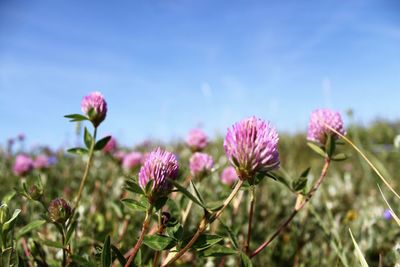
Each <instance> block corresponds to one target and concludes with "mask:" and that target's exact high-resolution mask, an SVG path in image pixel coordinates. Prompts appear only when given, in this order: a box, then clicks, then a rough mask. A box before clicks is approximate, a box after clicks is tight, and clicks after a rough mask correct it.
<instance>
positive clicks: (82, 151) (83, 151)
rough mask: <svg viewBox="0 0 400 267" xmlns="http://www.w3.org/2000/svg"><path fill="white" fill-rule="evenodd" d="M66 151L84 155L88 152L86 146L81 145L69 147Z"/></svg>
mask: <svg viewBox="0 0 400 267" xmlns="http://www.w3.org/2000/svg"><path fill="white" fill-rule="evenodd" d="M67 151H68V152H69V153H72V154H76V155H85V154H87V153H89V151H88V150H87V149H86V148H82V147H74V148H70V149H68V150H67Z"/></svg>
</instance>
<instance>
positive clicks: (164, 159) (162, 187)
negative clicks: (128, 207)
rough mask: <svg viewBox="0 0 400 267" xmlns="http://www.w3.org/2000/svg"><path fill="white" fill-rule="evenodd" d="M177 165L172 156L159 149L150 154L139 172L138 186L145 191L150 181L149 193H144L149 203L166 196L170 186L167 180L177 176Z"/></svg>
mask: <svg viewBox="0 0 400 267" xmlns="http://www.w3.org/2000/svg"><path fill="white" fill-rule="evenodd" d="M178 172H179V164H178V161H177V160H176V157H175V155H174V154H172V153H170V152H168V151H164V150H162V149H161V148H157V149H156V150H154V151H152V152H150V154H149V155H148V156H147V158H146V161H145V162H144V164H143V166H142V168H140V172H139V185H140V187H141V188H142V189H143V190H144V191H145V190H146V186H147V184H148V183H149V182H150V181H152V182H153V184H152V188H151V192H146V193H149V194H148V198H149V200H150V201H155V200H156V199H157V198H159V197H162V196H166V195H167V194H168V193H169V191H170V189H171V184H170V183H169V182H168V180H167V179H175V178H176V177H177V176H178Z"/></svg>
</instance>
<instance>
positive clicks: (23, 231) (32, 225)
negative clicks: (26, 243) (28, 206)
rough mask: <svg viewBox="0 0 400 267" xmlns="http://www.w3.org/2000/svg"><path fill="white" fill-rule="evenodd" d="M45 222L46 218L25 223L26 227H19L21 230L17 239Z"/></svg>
mask: <svg viewBox="0 0 400 267" xmlns="http://www.w3.org/2000/svg"><path fill="white" fill-rule="evenodd" d="M45 223H46V221H45V220H36V221H33V222H31V223H29V224H28V225H25V226H24V227H22V228H21V229H19V231H18V232H17V234H16V239H20V238H21V237H22V236H23V235H25V234H27V233H29V232H30V231H32V230H34V229H36V228H39V227H40V226H42V225H43V224H45Z"/></svg>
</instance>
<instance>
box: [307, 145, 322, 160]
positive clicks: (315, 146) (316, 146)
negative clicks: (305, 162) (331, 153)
mask: <svg viewBox="0 0 400 267" xmlns="http://www.w3.org/2000/svg"><path fill="white" fill-rule="evenodd" d="M307 145H308V146H309V147H310V148H311V149H312V150H314V151H315V152H316V153H317V154H319V155H321V156H322V157H324V158H326V156H327V155H326V153H325V151H324V150H323V149H322V148H321V147H320V146H318V145H316V144H314V143H311V142H308V143H307Z"/></svg>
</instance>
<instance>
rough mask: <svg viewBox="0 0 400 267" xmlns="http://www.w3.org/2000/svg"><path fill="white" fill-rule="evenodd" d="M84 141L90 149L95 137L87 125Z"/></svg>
mask: <svg viewBox="0 0 400 267" xmlns="http://www.w3.org/2000/svg"><path fill="white" fill-rule="evenodd" d="M83 141H84V142H85V145H86V147H87V149H90V148H91V147H92V143H93V137H92V135H91V134H90V133H89V131H88V129H87V128H86V127H85V130H84V134H83Z"/></svg>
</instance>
